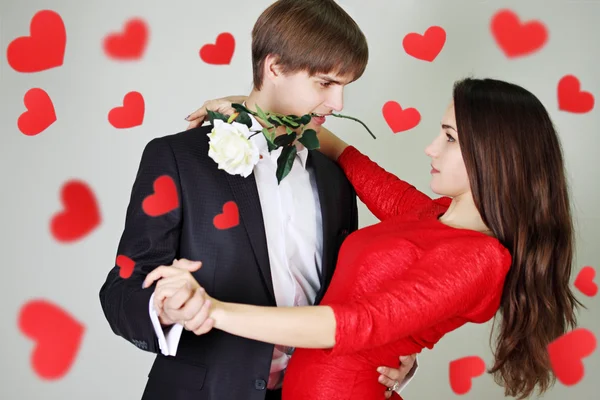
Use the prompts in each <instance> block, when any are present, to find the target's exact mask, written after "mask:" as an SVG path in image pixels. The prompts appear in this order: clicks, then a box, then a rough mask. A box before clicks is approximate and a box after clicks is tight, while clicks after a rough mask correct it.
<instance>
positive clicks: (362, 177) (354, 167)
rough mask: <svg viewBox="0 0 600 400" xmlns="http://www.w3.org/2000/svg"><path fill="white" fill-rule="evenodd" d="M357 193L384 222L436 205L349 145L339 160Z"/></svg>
mask: <svg viewBox="0 0 600 400" xmlns="http://www.w3.org/2000/svg"><path fill="white" fill-rule="evenodd" d="M337 162H338V164H339V165H340V167H341V168H342V170H343V171H344V173H345V174H346V177H347V178H348V180H349V181H350V183H352V186H353V187H354V190H356V194H357V195H358V197H359V198H360V200H361V201H362V202H363V203H365V205H366V206H367V207H368V208H369V210H370V211H371V212H372V213H373V214H374V215H375V216H376V217H377V218H378V219H379V220H380V221H383V220H385V219H387V218H391V217H395V216H398V215H401V214H403V213H405V212H408V211H414V210H415V209H419V208H422V207H426V206H428V205H431V204H432V199H431V198H430V197H429V196H427V195H426V194H424V193H422V192H420V191H419V190H417V189H416V188H415V187H414V186H412V185H411V184H409V183H407V182H405V181H403V180H401V179H399V178H398V177H397V176H396V175H394V174H392V173H390V172H387V171H386V170H385V169H383V168H382V167H380V166H379V165H377V163H375V162H374V161H371V159H369V157H367V156H365V155H364V154H362V153H361V152H359V151H358V150H357V149H356V148H355V147H353V146H348V147H347V148H346V149H345V150H344V151H343V152H342V154H341V155H340V157H339V158H338V160H337Z"/></svg>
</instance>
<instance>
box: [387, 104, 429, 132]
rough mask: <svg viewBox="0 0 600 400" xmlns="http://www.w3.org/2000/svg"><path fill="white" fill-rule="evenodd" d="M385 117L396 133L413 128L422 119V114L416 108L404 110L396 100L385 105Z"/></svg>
mask: <svg viewBox="0 0 600 400" xmlns="http://www.w3.org/2000/svg"><path fill="white" fill-rule="evenodd" d="M383 117H384V118H385V121H386V122H387V124H388V125H389V127H390V128H391V129H392V132H394V133H398V132H402V131H406V130H409V129H412V128H414V127H415V126H417V125H418V124H419V122H420V121H421V114H420V113H419V111H418V110H417V109H416V108H407V109H405V110H403V109H402V107H401V106H400V104H398V103H397V102H395V101H388V102H387V103H385V104H384V105H383Z"/></svg>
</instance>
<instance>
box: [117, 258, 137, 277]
mask: <svg viewBox="0 0 600 400" xmlns="http://www.w3.org/2000/svg"><path fill="white" fill-rule="evenodd" d="M116 264H117V266H118V267H119V276H120V277H121V278H123V279H127V278H129V277H131V274H132V273H133V268H134V267H135V261H133V260H132V259H131V258H129V257H127V256H124V255H119V256H117V262H116Z"/></svg>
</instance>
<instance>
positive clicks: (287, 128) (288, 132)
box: [285, 126, 294, 135]
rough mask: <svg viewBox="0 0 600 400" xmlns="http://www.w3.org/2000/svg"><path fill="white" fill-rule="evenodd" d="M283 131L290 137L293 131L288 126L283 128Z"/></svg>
mask: <svg viewBox="0 0 600 400" xmlns="http://www.w3.org/2000/svg"><path fill="white" fill-rule="evenodd" d="M285 131H286V132H287V134H288V135H291V134H292V133H294V131H293V130H292V129H291V128H290V127H289V126H286V127H285Z"/></svg>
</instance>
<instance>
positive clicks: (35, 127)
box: [17, 88, 56, 136]
mask: <svg viewBox="0 0 600 400" xmlns="http://www.w3.org/2000/svg"><path fill="white" fill-rule="evenodd" d="M23 103H25V108H27V111H25V112H24V113H23V114H21V116H20V117H19V120H18V121H17V126H18V127H19V130H20V131H21V133H23V134H24V135H27V136H35V135H37V134H39V133H42V132H43V131H44V130H46V129H47V128H48V127H49V126H50V125H52V124H53V123H54V122H56V111H55V110H54V104H52V99H50V96H48V93H46V92H45V91H44V90H42V89H39V88H34V89H30V90H28V91H27V93H25V97H23Z"/></svg>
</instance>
